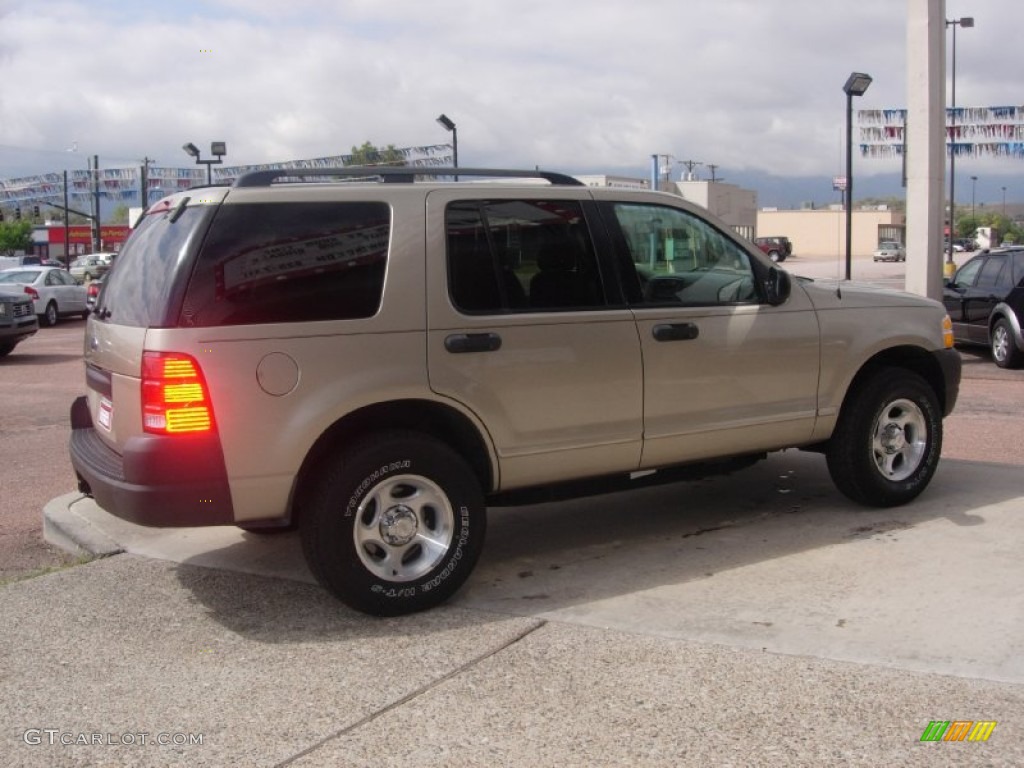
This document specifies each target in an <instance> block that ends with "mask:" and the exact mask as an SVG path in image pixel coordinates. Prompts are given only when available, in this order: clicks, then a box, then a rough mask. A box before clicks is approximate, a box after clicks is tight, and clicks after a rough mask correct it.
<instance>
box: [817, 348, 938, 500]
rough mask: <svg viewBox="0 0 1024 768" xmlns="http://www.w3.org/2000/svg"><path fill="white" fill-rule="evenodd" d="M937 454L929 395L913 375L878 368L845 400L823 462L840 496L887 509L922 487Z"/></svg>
mask: <svg viewBox="0 0 1024 768" xmlns="http://www.w3.org/2000/svg"><path fill="white" fill-rule="evenodd" d="M941 452H942V416H941V412H940V410H939V402H938V398H937V397H936V395H935V392H934V391H933V390H932V388H931V387H930V386H928V384H927V382H925V380H924V379H922V378H921V377H920V376H918V375H917V374H916V373H913V372H911V371H906V370H903V369H900V368H882V369H880V370H878V371H876V372H875V373H873V374H872V375H871V376H870V378H868V379H867V380H865V381H864V382H863V384H862V385H860V386H859V388H858V390H857V391H856V392H853V393H851V394H850V395H849V396H848V401H847V402H846V403H844V404H843V409H842V412H841V413H840V416H839V424H838V425H837V427H836V431H835V433H834V434H833V435H832V438H831V440H830V441H829V446H828V450H827V451H826V457H827V459H828V469H829V474H830V475H831V476H832V482H834V483H835V484H836V487H837V488H838V489H839V490H840V491H842V492H843V494H845V495H846V496H847V497H849V498H850V499H852V500H854V501H856V502H859V503H861V504H867V505H869V506H874V507H892V506H897V505H900V504H906V503H907V502H908V501H911V500H912V499H914V498H916V497H917V496H918V494H920V493H921V491H923V490H924V489H925V488H926V487H927V486H928V483H929V482H930V481H931V479H932V475H934V474H935V469H936V467H937V466H938V463H939V455H940V454H941Z"/></svg>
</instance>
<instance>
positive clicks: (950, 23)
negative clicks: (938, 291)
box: [946, 16, 974, 275]
mask: <svg viewBox="0 0 1024 768" xmlns="http://www.w3.org/2000/svg"><path fill="white" fill-rule="evenodd" d="M946 26H947V27H952V28H953V71H952V77H951V79H950V82H951V83H952V92H951V94H950V96H951V98H950V101H951V104H950V107H951V109H950V112H949V253H948V254H947V256H948V258H947V259H946V273H947V274H948V275H952V274H953V270H954V269H955V268H956V265H955V264H953V238H954V237H956V221H955V216H956V206H955V204H954V198H955V196H956V28H957V27H973V26H974V18H973V17H972V16H964V17H963V18H962V19H952V20H950V19H946Z"/></svg>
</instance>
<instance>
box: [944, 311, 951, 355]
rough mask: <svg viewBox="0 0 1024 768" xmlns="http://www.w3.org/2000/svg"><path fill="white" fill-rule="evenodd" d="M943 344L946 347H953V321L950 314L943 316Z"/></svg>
mask: <svg viewBox="0 0 1024 768" xmlns="http://www.w3.org/2000/svg"><path fill="white" fill-rule="evenodd" d="M942 344H943V346H945V347H946V349H952V348H953V321H952V320H950V319H949V315H946V316H945V317H943V318H942Z"/></svg>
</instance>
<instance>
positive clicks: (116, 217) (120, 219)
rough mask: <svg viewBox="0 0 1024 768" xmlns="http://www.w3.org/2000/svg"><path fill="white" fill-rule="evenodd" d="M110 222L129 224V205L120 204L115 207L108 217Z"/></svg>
mask: <svg viewBox="0 0 1024 768" xmlns="http://www.w3.org/2000/svg"><path fill="white" fill-rule="evenodd" d="M107 223H108V224H127V223H128V206H127V205H119V206H117V208H115V209H114V211H113V213H111V214H110V216H109V217H107Z"/></svg>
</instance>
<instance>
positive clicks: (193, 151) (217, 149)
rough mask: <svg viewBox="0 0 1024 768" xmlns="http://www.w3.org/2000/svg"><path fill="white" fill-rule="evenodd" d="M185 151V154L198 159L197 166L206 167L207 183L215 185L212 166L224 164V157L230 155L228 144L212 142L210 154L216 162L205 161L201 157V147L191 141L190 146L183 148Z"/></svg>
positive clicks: (185, 145) (183, 146) (186, 145)
mask: <svg viewBox="0 0 1024 768" xmlns="http://www.w3.org/2000/svg"><path fill="white" fill-rule="evenodd" d="M181 148H182V149H183V150H185V154H187V155H189V156H190V157H194V158H195V159H196V165H205V166H206V183H207V184H213V168H211V167H210V166H213V165H220V164H221V163H223V162H224V155H226V154H227V153H228V145H227V142H224V141H213V142H210V154H211V155H213V156H214V157H215V158H217V159H216V160H203V159H202V158H201V157H200V156H199V155H200V152H199V147H197V146H196V145H195V144H193V143H192V142H191V141H190V142H189V143H188V144H183V145H182V146H181Z"/></svg>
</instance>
